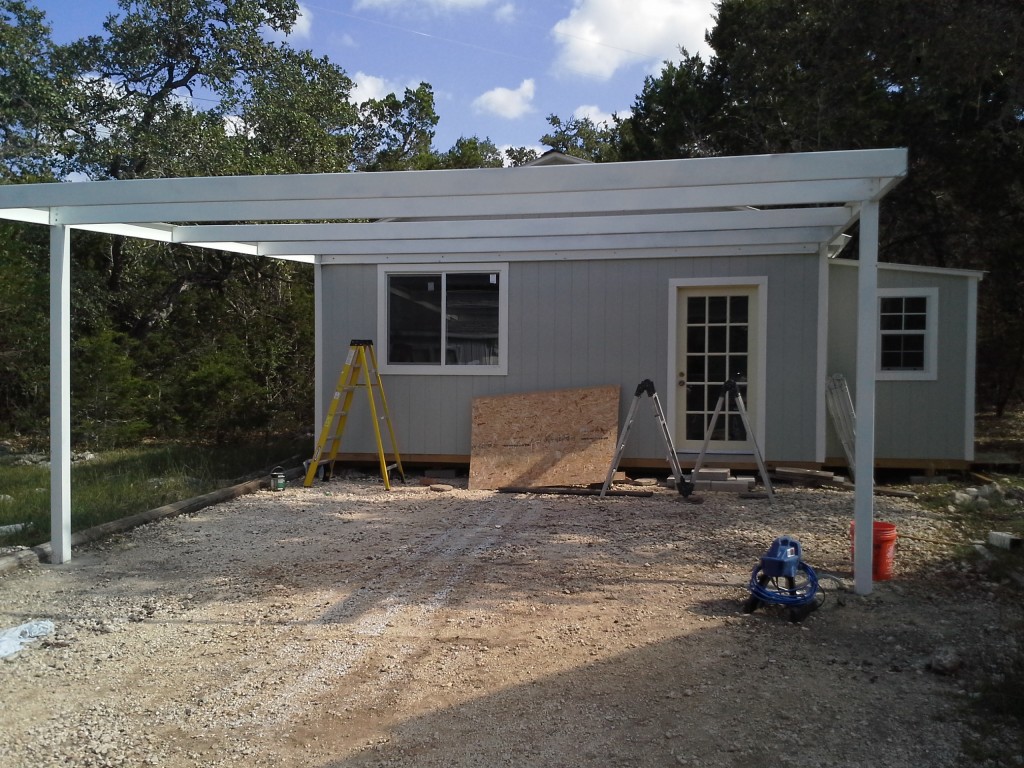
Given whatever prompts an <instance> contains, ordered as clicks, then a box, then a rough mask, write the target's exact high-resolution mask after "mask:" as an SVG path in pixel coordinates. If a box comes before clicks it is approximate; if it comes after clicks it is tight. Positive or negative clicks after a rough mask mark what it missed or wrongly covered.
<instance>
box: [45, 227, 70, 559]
mask: <svg viewBox="0 0 1024 768" xmlns="http://www.w3.org/2000/svg"><path fill="white" fill-rule="evenodd" d="M50 547H51V550H52V551H51V554H50V562H53V563H66V562H67V561H68V560H70V559H71V230H70V229H69V228H68V227H66V226H62V225H53V226H51V227H50Z"/></svg>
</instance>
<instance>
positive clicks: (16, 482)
mask: <svg viewBox="0 0 1024 768" xmlns="http://www.w3.org/2000/svg"><path fill="white" fill-rule="evenodd" d="M311 447H312V446H311V442H310V440H309V439H308V438H296V437H276V438H273V439H268V440H258V441H248V442H246V441H241V442H239V443H233V444H232V445H230V446H226V445H205V444H199V445H196V444H184V443H168V444H158V445H146V446H142V447H138V448H131V449H123V450H117V451H111V452H109V453H104V454H102V455H100V456H99V457H97V458H95V459H93V460H91V461H82V462H76V463H75V464H73V465H72V468H71V487H72V495H71V530H72V531H80V530H84V529H86V528H90V527H92V526H95V525H100V524H102V523H105V522H108V521H110V520H117V519H119V518H122V517H127V516H128V515H132V514H136V513H138V512H144V511H146V510H148V509H153V508H154V507H159V506H162V505H164V504H169V503H172V502H174V501H180V500H183V499H187V498H191V497H192V496H197V495H200V494H203V493H208V492H210V491H213V490H216V489H217V488H222V487H225V486H228V485H232V484H234V483H236V482H239V481H241V480H242V479H245V478H251V477H253V476H256V475H258V474H259V473H262V472H265V471H267V470H268V468H269V467H271V466H273V465H275V464H287V463H292V464H298V462H299V461H300V460H301V458H300V457H305V453H306V452H308V451H310V450H311ZM0 488H2V489H3V492H2V495H0V526H18V525H20V526H23V527H22V528H20V529H18V530H11V531H9V532H7V533H0V543H2V544H6V545H12V544H21V545H26V546H34V545H36V544H41V543H43V542H45V541H47V540H49V537H50V492H49V489H50V477H49V469H48V468H47V467H46V466H43V465H28V466H24V465H16V464H15V463H14V460H13V459H11V458H8V459H7V460H5V461H3V462H0Z"/></svg>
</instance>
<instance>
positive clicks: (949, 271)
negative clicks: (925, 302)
mask: <svg viewBox="0 0 1024 768" xmlns="http://www.w3.org/2000/svg"><path fill="white" fill-rule="evenodd" d="M830 263H832V264H835V265H836V266H837V267H856V266H858V265H859V264H860V262H858V261H855V260H854V259H832V260H831V262H830ZM878 269H879V271H880V272H920V273H921V274H926V275H949V276H951V277H954V276H960V277H971V278H974V279H976V280H981V279H982V278H984V277H985V272H984V271H983V270H980V269H958V268H955V267H928V266H924V265H922V264H897V263H895V262H883V261H880V262H878Z"/></svg>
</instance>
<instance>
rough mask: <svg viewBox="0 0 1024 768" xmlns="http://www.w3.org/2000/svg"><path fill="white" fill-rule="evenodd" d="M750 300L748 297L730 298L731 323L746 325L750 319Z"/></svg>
mask: <svg viewBox="0 0 1024 768" xmlns="http://www.w3.org/2000/svg"><path fill="white" fill-rule="evenodd" d="M749 305H750V299H749V298H748V297H746V296H730V297H729V322H730V323H746V322H747V317H748V312H749V310H748V306H749Z"/></svg>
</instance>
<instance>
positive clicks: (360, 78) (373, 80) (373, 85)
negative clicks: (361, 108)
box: [349, 72, 401, 104]
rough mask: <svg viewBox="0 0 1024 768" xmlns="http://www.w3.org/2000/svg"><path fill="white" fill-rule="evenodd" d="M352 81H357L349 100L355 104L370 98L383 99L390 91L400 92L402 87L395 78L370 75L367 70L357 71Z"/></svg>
mask: <svg viewBox="0 0 1024 768" xmlns="http://www.w3.org/2000/svg"><path fill="white" fill-rule="evenodd" d="M352 82H353V83H355V88H353V89H352V93H351V94H350V95H349V101H351V102H352V103H353V104H362V103H363V102H364V101H368V100H370V99H383V98H384V97H385V96H387V95H388V94H389V93H398V91H399V89H401V86H400V85H399V84H398V83H396V82H394V81H393V80H386V79H384V78H383V77H376V76H374V75H368V74H366V73H365V72H356V73H355V74H354V75H352Z"/></svg>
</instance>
